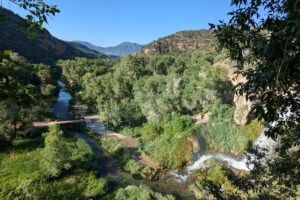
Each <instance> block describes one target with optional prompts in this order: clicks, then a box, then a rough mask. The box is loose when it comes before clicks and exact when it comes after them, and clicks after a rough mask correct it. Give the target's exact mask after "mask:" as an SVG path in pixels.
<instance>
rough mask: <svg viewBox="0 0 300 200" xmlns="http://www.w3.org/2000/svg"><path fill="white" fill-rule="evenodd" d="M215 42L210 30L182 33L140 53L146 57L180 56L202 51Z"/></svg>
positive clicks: (158, 42) (145, 48)
mask: <svg viewBox="0 0 300 200" xmlns="http://www.w3.org/2000/svg"><path fill="white" fill-rule="evenodd" d="M213 41H215V37H214V36H213V34H212V32H210V31H208V30H193V31H180V32H177V33H175V34H172V35H169V36H167V37H164V38H160V39H158V40H157V41H154V42H152V43H150V44H148V45H146V46H145V47H144V48H143V49H141V51H139V52H138V53H140V54H145V55H156V54H171V55H174V54H180V53H184V52H187V51H191V50H195V49H201V48H203V47H205V46H206V45H209V44H211V43H212V42H213Z"/></svg>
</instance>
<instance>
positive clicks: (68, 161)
mask: <svg viewBox="0 0 300 200" xmlns="http://www.w3.org/2000/svg"><path fill="white" fill-rule="evenodd" d="M93 156H94V154H93V152H92V150H91V148H90V147H89V145H88V144H86V143H85V142H84V141H83V140H81V139H78V140H74V138H70V139H69V138H68V139H67V138H65V137H64V133H63V131H62V130H60V128H59V127H58V126H52V127H50V128H49V132H48V133H46V134H45V148H44V149H43V150H42V152H41V161H40V166H41V169H42V171H43V173H44V176H45V177H46V178H51V177H53V178H57V177H59V176H60V175H61V173H62V172H63V171H67V170H69V169H71V168H72V167H75V166H80V165H82V164H84V163H87V162H90V161H91V160H92V159H93Z"/></svg>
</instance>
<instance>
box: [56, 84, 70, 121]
mask: <svg viewBox="0 0 300 200" xmlns="http://www.w3.org/2000/svg"><path fill="white" fill-rule="evenodd" d="M58 85H59V87H60V91H59V94H58V99H57V100H56V101H55V103H54V107H53V109H54V115H55V117H56V118H57V119H68V118H70V114H69V101H70V98H71V96H70V94H69V93H68V92H66V91H65V90H64V88H63V87H64V84H63V83H62V82H61V81H58Z"/></svg>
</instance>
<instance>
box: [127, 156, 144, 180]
mask: <svg viewBox="0 0 300 200" xmlns="http://www.w3.org/2000/svg"><path fill="white" fill-rule="evenodd" d="M123 169H124V171H126V172H129V173H130V174H131V175H133V176H136V175H140V173H141V170H142V166H140V164H139V163H137V162H136V161H135V160H133V159H131V160H128V161H127V162H126V164H125V165H124V167H123Z"/></svg>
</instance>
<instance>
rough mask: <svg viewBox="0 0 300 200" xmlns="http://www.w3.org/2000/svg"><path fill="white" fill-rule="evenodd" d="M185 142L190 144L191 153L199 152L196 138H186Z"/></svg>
mask: <svg viewBox="0 0 300 200" xmlns="http://www.w3.org/2000/svg"><path fill="white" fill-rule="evenodd" d="M187 141H188V142H189V144H191V146H192V151H193V153H198V152H199V151H200V144H199V141H198V139H197V138H195V137H188V138H187Z"/></svg>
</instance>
